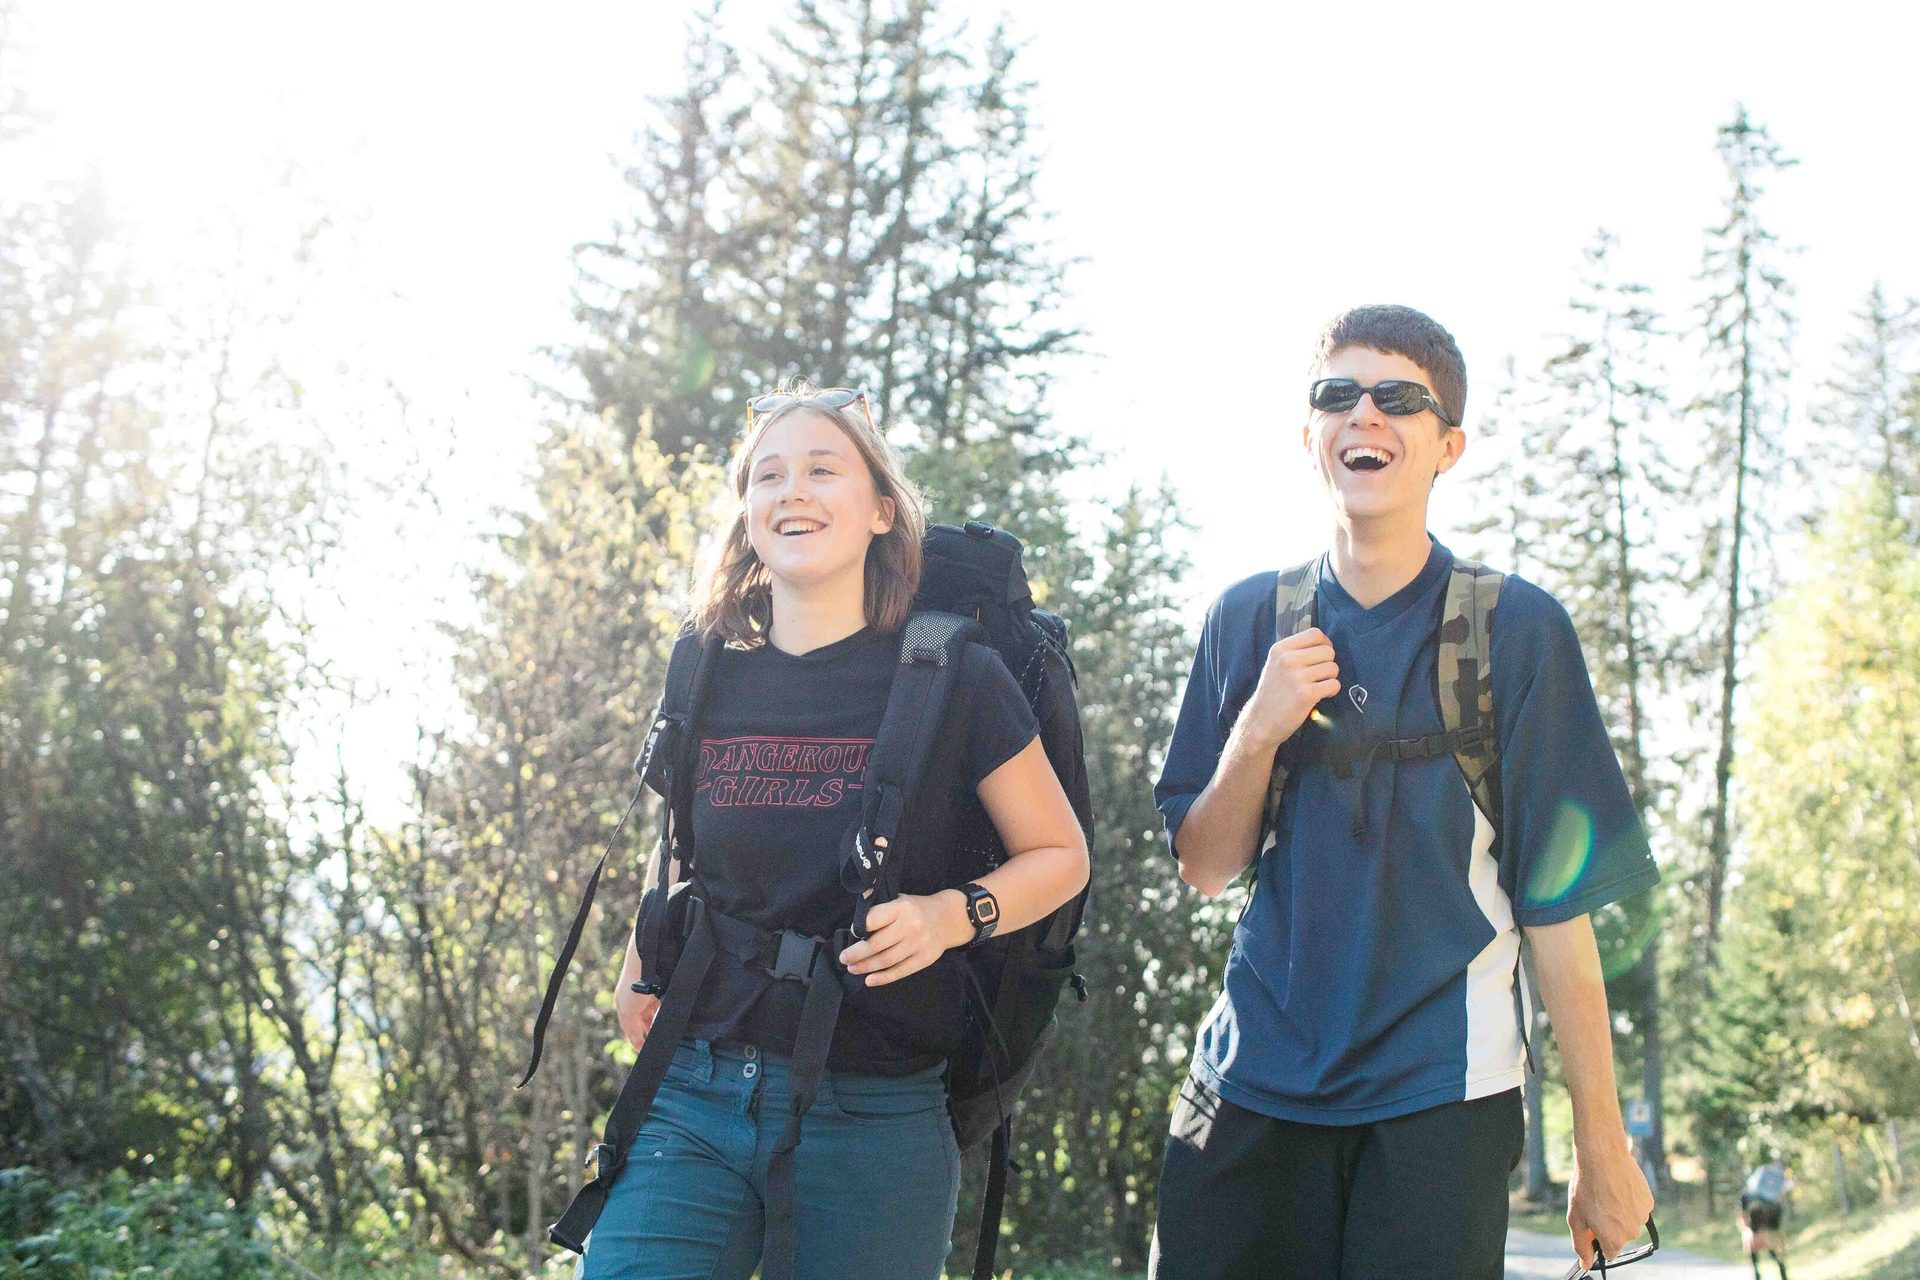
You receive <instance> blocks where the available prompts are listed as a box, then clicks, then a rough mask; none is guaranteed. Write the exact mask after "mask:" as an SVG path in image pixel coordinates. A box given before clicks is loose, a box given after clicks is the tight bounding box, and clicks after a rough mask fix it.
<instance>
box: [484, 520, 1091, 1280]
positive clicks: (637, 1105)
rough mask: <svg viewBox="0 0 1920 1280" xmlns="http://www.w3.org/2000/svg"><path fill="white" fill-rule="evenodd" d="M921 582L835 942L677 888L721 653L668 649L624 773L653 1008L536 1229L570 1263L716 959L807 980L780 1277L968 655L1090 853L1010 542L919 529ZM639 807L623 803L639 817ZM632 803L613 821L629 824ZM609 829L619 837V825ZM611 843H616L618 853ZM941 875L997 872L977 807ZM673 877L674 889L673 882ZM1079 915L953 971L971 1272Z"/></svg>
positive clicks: (1035, 625)
mask: <svg viewBox="0 0 1920 1280" xmlns="http://www.w3.org/2000/svg"><path fill="white" fill-rule="evenodd" d="M924 550H925V567H924V570H923V573H922V577H921V586H920V591H919V594H918V595H917V596H916V598H915V601H914V610H913V613H912V616H911V617H910V618H909V619H908V621H907V624H906V626H905V627H904V628H903V629H902V631H901V636H900V667H899V669H898V671H897V672H896V673H895V676H894V681H893V687H892V690H891V692H890V694H889V697H888V702H887V708H886V711H885V712H884V714H883V715H882V718H881V725H880V729H879V732H878V734H877V735H876V737H875V740H874V745H873V749H872V751H871V753H870V755H869V761H868V766H867V775H866V785H865V786H864V788H863V791H862V797H863V798H862V813H861V817H860V820H859V821H858V822H856V823H855V824H854V825H853V827H852V828H850V829H849V831H848V833H847V836H846V838H845V849H844V868H843V881H844V882H845V884H846V887H847V889H848V891H849V894H850V895H851V900H852V917H853V919H852V924H851V927H850V928H848V929H843V930H840V931H839V933H838V934H836V936H835V937H833V938H810V937H805V936H803V935H800V934H797V933H794V932H792V931H787V932H783V933H777V934H776V933H770V932H767V931H764V930H759V929H756V928H754V927H752V926H750V925H748V924H746V923H745V922H743V921H738V920H732V919H729V918H727V917H725V916H722V915H720V914H719V913H718V912H715V911H712V910H710V909H709V908H707V907H706V905H705V904H704V903H703V902H702V901H700V900H699V899H698V897H697V896H695V895H693V894H692V893H690V892H689V891H688V886H689V885H691V884H692V871H693V867H694V864H695V862H696V861H697V857H698V855H697V851H696V850H695V849H694V847H693V842H692V805H693V792H692V787H691V786H689V785H686V784H685V782H684V781H683V780H687V779H690V778H691V777H692V763H693V752H694V750H695V744H696V742H697V735H696V733H695V723H696V721H697V720H698V717H699V707H700V702H701V700H702V696H703V694H704V692H705V688H706V684H707V682H708V679H709V677H710V675H711V673H712V671H713V668H714V666H715V664H716V659H717V656H718V653H719V650H720V648H721V645H720V642H719V641H718V640H717V638H712V637H709V638H705V639H702V638H701V637H699V636H696V635H694V634H693V633H691V632H688V633H684V634H683V635H682V636H681V637H680V639H679V641H678V642H677V643H676V644H675V646H674V651H673V655H672V657H671V659H670V660H669V663H668V668H667V680H666V689H665V692H664V693H663V695H662V697H661V701H660V709H659V712H658V713H657V714H656V715H655V716H654V720H653V725H652V727H651V729H650V731H649V733H648V736H647V741H646V744H645V746H644V747H643V748H642V750H641V753H640V757H639V759H638V760H637V761H636V762H635V765H634V767H635V770H636V771H637V772H638V773H639V774H640V775H641V778H642V783H643V786H644V785H645V783H647V782H649V781H651V782H652V783H653V784H654V785H655V786H656V787H662V786H664V792H665V794H666V796H667V801H666V803H664V804H662V805H661V807H660V808H661V816H660V839H659V846H658V849H657V851H656V853H655V871H656V879H655V885H654V888H653V889H652V890H650V891H649V892H648V893H647V895H646V897H645V899H644V900H643V903H642V905H641V908H640V911H639V913H638V915H637V917H636V919H635V923H634V937H635V944H636V947H637V949H638V951H639V954H640V957H641V971H642V973H643V975H645V981H644V982H643V983H641V984H637V987H638V989H640V990H643V991H647V992H650V993H652V994H655V995H659V996H660V997H661V1005H660V1010H659V1013H658V1014H657V1016H656V1018H655V1021H654V1024H653V1028H652V1031H651V1032H650V1033H649V1035H648V1037H647V1042H646V1047H645V1048H644V1049H643V1050H642V1051H641V1053H640V1056H639V1058H638V1059H637V1060H636V1061H635V1063H634V1065H633V1068H632V1070H631V1071H630V1072H629V1073H628V1075H627V1079H626V1082H625V1084H624V1085H623V1086H622V1088H621V1091H620V1096H619V1098H618V1099H617V1100H616V1101H615V1103H614V1107H613V1111H612V1113H611V1114H610V1115H609V1117H608V1119H607V1125H606V1130H605V1133H604V1136H603V1138H602V1140H601V1142H600V1144H599V1145H598V1146H596V1147H595V1148H594V1165H595V1172H594V1176H593V1177H592V1179H590V1180H589V1181H588V1182H587V1183H586V1184H585V1185H584V1186H583V1187H582V1188H581V1189H580V1191H579V1193H578V1194H577V1195H576V1196H575V1197H574V1199H573V1202H572V1203H571V1204H570V1205H569V1206H568V1207H567V1210H566V1212H565V1213H563V1214H562V1215H561V1217H560V1220H559V1221H558V1222H556V1223H554V1224H553V1226H552V1227H551V1228H550V1229H549V1232H548V1235H549V1238H550V1239H551V1240H552V1241H553V1242H554V1243H555V1244H558V1245H561V1246H563V1247H565V1248H568V1249H571V1250H573V1251H575V1252H576V1253H577V1252H580V1251H581V1250H582V1248H583V1247H584V1245H585V1241H586V1238H587V1235H588V1233H589V1232H590V1231H591V1230H592V1227H593V1224H594V1222H595V1221H596V1220H597V1219H598V1217H599V1215H600V1210H601V1209H602V1208H603V1207H604V1206H605V1203H606V1200H607V1195H608V1193H609V1192H610V1191H611V1190H612V1187H613V1184H614V1182H615V1180H616V1179H617V1178H618V1177H619V1176H620V1172H621V1169H622V1167H623V1166H624V1164H625V1161H626V1152H627V1149H628V1148H629V1147H630V1146H631V1145H632V1143H633V1139H634V1136H635V1135H636V1134H637V1133H638V1132H639V1130H640V1126H641V1125H642V1124H643V1123H644V1122H645V1120H646V1117H647V1114H648V1112H649V1110H650V1109H651V1106H652V1103H653V1098H654V1095H655V1093H657V1091H658V1090H659V1087H660V1083H661V1081H662V1080H663V1079H664V1078H665V1075H666V1069H667V1066H668V1064H669V1063H670V1061H671V1059H672V1054H673V1049H674V1046H676V1045H677V1044H678V1043H679V1042H680V1040H681V1038H682V1036H683V1035H684V1033H685V1030H686V1027H687V1024H688V1021H689V1019H690V1017H691V1014H692V1012H693V1008H694V1005H695V1003H696V1001H697V997H698V993H699V988H700V984H701V982H702V981H703V980H704V979H705V976H706V973H707V971H708V969H709V967H710V966H711V965H712V964H713V963H714V961H715V959H716V957H718V956H719V955H721V954H722V953H725V954H728V955H730V956H732V957H734V958H736V959H739V960H742V961H744V962H747V963H751V964H752V965H753V966H754V967H756V968H758V969H760V970H761V971H763V972H765V973H766V974H767V975H768V978H769V980H770V981H794V982H801V983H804V984H806V987H807V994H806V999H805V1002H804V1008H803V1012H802V1014H801V1020H800V1030H799V1034H798V1037H797V1039H796V1042H795V1044H794V1047H793V1055H792V1059H793V1067H792V1073H791V1086H790V1094H791V1098H792V1110H791V1114H790V1115H789V1117H788V1124H787V1127H786V1130H785V1132H784V1133H783V1134H782V1135H781V1137H780V1139H779V1140H778V1141H777V1142H776V1144H775V1148H774V1153H773V1160H772V1164H771V1165H770V1167H769V1170H768V1194H767V1200H768V1204H767V1242H766V1253H765V1259H764V1264H763V1265H764V1274H765V1275H766V1276H767V1277H768V1280H782V1278H783V1277H785V1276H787V1275H788V1274H790V1272H791V1266H792V1250H793V1216H792V1194H791V1191H792V1175H793V1150H794V1148H795V1147H797V1146H798V1144H799V1141H800V1133H801V1121H802V1119H803V1117H804V1116H805V1114H806V1112H807V1111H808V1110H809V1109H810V1108H811V1106H812V1103H813V1099H814V1096H815V1094H816V1092H817V1090H818V1088H819V1084H820V1079H821V1076H822V1074H823V1072H824V1070H825V1064H826V1057H827V1050H828V1047H829V1045H830V1043H831V1041H832V1036H833V1028H834V1025H835V1022H836V1020H837V1018H838V1014H839V1006H840V1001H841V996H842V994H843V985H842V984H843V982H844V981H845V975H844V973H843V972H842V971H841V970H840V967H839V965H838V963H837V960H836V959H835V957H837V956H838V954H839V952H840V951H841V950H842V949H844V948H845V947H846V946H847V945H849V944H850V943H851V942H852V941H853V939H854V938H855V937H857V936H860V935H861V934H863V933H864V931H865V918H866V914H867V911H868V910H869V909H870V908H871V907H872V906H873V905H875V904H877V903H880V902H884V901H886V900H887V899H889V898H891V897H893V896H894V895H895V893H897V892H898V885H899V868H898V864H897V862H890V861H889V858H888V853H889V851H890V850H891V849H892V847H893V845H894V840H895V836H896V835H897V833H898V830H899V828H900V825H901V822H902V820H903V818H904V816H905V815H906V813H907V812H908V811H909V809H910V807H911V805H912V802H913V797H914V793H915V791H916V790H917V788H918V787H919V785H920V783H921V781H922V775H923V774H924V771H925V767H926V764H927V762H928V760H929V759H930V758H931V756H932V753H933V745H934V743H935V742H936V741H937V740H938V739H939V737H940V735H941V732H942V729H943V727H944V722H945V719H946V712H947V708H948V704H949V700H950V698H951V696H952V694H953V692H954V690H955V688H956V686H957V683H958V680H959V675H960V671H961V668H962V666H963V661H962V659H963V657H964V654H965V652H966V649H967V647H968V646H969V645H976V644H984V645H988V646H990V647H992V648H993V649H994V650H995V651H996V652H997V653H998V654H999V655H1000V657H1001V659H1002V660H1003V661H1004V662H1005V663H1006V666H1007V668H1008V670H1010V671H1011V672H1012V673H1013V675H1014V676H1015V678H1016V679H1017V680H1018V681H1019V684H1020V687H1021V690H1022V692H1023V693H1024V694H1025V695H1026V697H1027V700H1028V703H1029V705H1030V706H1031V707H1032V708H1033V711H1034V714H1035V717H1036V719H1037V720H1038V721H1039V724H1040V736H1041V741H1042V743H1043V745H1044V747H1045V750H1046V752H1047V757H1048V759H1049V760H1050V761H1051V762H1052V764H1053V767H1054V769H1055V771H1056V772H1057V773H1058V775H1059V777H1060V781H1061V784H1062V786H1063V787H1064V788H1065V790H1066V793H1067V797H1068V800H1069V801H1070V802H1071V804H1072V806H1073V810H1074V814H1075V816H1076V817H1077V818H1078V819H1079V821H1080V825H1081V828H1082V830H1083V831H1084V832H1086V834H1087V837H1088V842H1089V845H1091V841H1092V815H1091V798H1090V794H1089V789H1088V785H1087V771H1086V760H1085V756H1084V750H1083V745H1082V738H1081V732H1080V716H1079V707H1078V704H1077V702H1076V701H1075V698H1074V670H1073V665H1072V661H1071V659H1070V658H1069V657H1068V655H1067V647H1066V625H1065V623H1064V622H1062V621H1061V620H1060V619H1059V618H1057V617H1055V616H1054V615H1052V614H1049V613H1046V612H1044V611H1042V610H1040V609H1037V608H1035V607H1034V603H1033V596H1032V592H1031V590H1030V589H1029V587H1028V584H1027V579H1026V573H1025V570H1024V568H1023V566H1022V564H1021V559H1020V543H1019V540H1018V539H1016V538H1014V537H1013V536H1012V535H1011V534H1008V533H1005V532H1003V531H1001V530H999V529H995V528H994V527H993V526H991V525H988V524H985V523H982V522H977V521H976V522H969V523H968V524H967V525H966V526H965V527H964V528H956V527H954V526H951V525H935V526H934V527H933V528H932V529H930V530H929V531H928V533H927V537H926V541H925V544H924ZM638 799H639V795H638V793H636V795H635V802H636V803H637V801H638ZM632 807H633V806H632V805H629V806H628V813H631V812H632ZM624 821H625V819H624V817H623V819H622V822H623V824H624ZM618 834H619V829H618V828H616V830H615V837H616V838H617V837H618ZM613 843H614V842H613V841H612V840H610V841H609V842H608V850H607V852H606V853H603V854H602V855H601V859H600V864H599V865H598V866H596V867H595V868H594V871H593V874H592V876H591V877H590V878H589V880H588V882H587V887H586V891H585V893H584V894H583V895H582V897H581V901H580V906H579V909H578V910H577V911H576V913H575V916H574V921H573V926H572V928H571V930H570V932H569V934H568V937H567V940H566V943H565V944H564V945H563V947H562V948H561V952H560V956H559V958H558V959H557V960H556V962H555V964H554V969H553V972H552V974H551V975H550V977H549V978H548V981H547V990H546V995H545V998H544V1000H543V1002H542V1005H541V1009H540V1013H539V1015H538V1017H537V1018H536V1020H535V1024H534V1034H533V1049H532V1055H531V1058H530V1061H529V1063H528V1066H527V1072H526V1076H525V1077H524V1078H523V1079H522V1081H521V1083H522V1084H523V1085H524V1084H525V1083H526V1081H527V1080H530V1079H532V1077H533V1073H534V1071H535V1070H536V1069H537V1068H538V1066H539V1061H540V1055H541V1048H542V1045H543V1042H544V1039H545V1034H546V1027H547V1022H548V1019H549V1018H550V1017H551V1015H552V1011H553V1007H554V1004H555V1002H556V1001H557V999H558V996H559V991H560V987H561V984H562V982H563V981H564V979H565V976H566V971H567V967H568V965H569V964H570V962H571V960H572V958H573V953H574V950H575V948H576V947H577V946H578V943H579V940H580V936H581V934H582V932H583V930H584V928H585V925H586V921H587V918H588V915H589V913H590V912H591V910H592V906H593V899H594V895H595V892H596V890H597V888H598V885H599V879H600V874H601V871H602V869H603V868H604V867H605V865H606V860H607V856H608V854H609V853H610V852H611V850H612V847H613ZM958 853H959V856H958V858H957V862H958V863H959V867H960V871H961V874H962V875H963V876H966V877H968V878H974V877H978V876H981V875H984V874H986V873H987V872H988V871H990V870H992V869H993V867H995V866H997V865H999V863H1000V862H1001V861H1002V860H1004V858H1005V857H1006V851H1005V849H1004V848H1003V847H1002V846H1001V844H1000V840H999V837H998V835H997V833H996V832H995V831H994V829H993V826H992V823H991V822H989V821H988V820H987V817H986V814H985V811H984V810H983V809H981V807H980V806H979V805H978V803H977V802H976V803H975V804H973V805H971V806H969V809H968V812H967V813H966V815H965V818H964V820H963V822H962V824H961V833H960V848H959V851H958ZM675 867H677V868H678V875H677V876H671V875H670V874H669V869H670V868H675ZM1085 907H1086V892H1085V891H1084V890H1083V891H1082V892H1081V893H1080V894H1078V895H1076V896H1075V897H1074V899H1073V900H1071V901H1070V902H1068V903H1066V904H1065V905H1063V906H1061V907H1060V908H1059V909H1057V910H1056V911H1054V912H1053V913H1052V914H1051V915H1049V916H1047V917H1045V918H1044V919H1042V920H1039V921H1037V922H1036V923H1034V924H1032V925H1029V926H1028V927H1027V928H1024V929H1020V930H1016V931H1013V932H1011V933H1009V934H1007V935H1005V936H999V935H996V936H994V937H991V938H989V939H988V940H987V941H986V942H985V943H984V944H982V945H979V946H975V947H970V948H967V949H966V950H964V951H962V952H959V953H957V956H956V957H955V958H956V960H957V962H958V963H961V964H963V965H964V966H965V973H966V976H967V985H968V989H969V991H970V992H971V995H972V999H971V1001H970V1004H969V1016H968V1025H967V1028H966V1032H965V1035H964V1037H963V1039H962V1042H961V1045H960V1048H959V1049H958V1050H957V1051H956V1052H955V1054H954V1055H953V1057H952V1058H951V1059H950V1060H949V1063H948V1071H947V1084H948V1098H949V1108H950V1113H951V1117H952V1120H953V1127H954V1133H955V1135H956V1137H957V1138H958V1140H959V1143H960V1146H961V1148H962V1149H963V1150H966V1149H971V1148H973V1147H976V1146H978V1145H980V1144H981V1143H986V1142H990V1144H991V1147H990V1152H989V1157H988V1159H989V1164H988V1176H987V1185H986V1193H985V1196H984V1198H983V1203H982V1212H981V1224H980V1244H979V1251H978V1253H977V1255H976V1257H975V1265H974V1274H975V1276H976V1277H979V1278H980V1280H985V1278H986V1277H988V1276H990V1275H991V1274H992V1272H993V1266H994V1256H995V1252H996V1249H997V1245H998V1238H999V1225H1000V1215H1001V1209H1002V1205H1003V1203H1004V1197H1005V1189H1006V1179H1007V1172H1008V1167H1009V1163H1010V1152H1011V1147H1012V1115H1013V1109H1014V1104H1015V1102H1016V1100H1017V1099H1018V1096H1019V1093H1020V1091H1021V1089H1022V1088H1023V1087H1024V1086H1025V1084H1026V1083H1027V1081H1028V1079H1029V1078H1030V1077H1031V1076H1032V1073H1033V1070H1034V1067H1035V1065H1036V1064H1037V1063H1038V1061H1039V1057H1040V1053H1041V1050H1042V1049H1043V1048H1044V1047H1045V1044H1046V1041H1047V1039H1048V1038H1049V1036H1050V1035H1051V1033H1052V1030H1053V1028H1054V1025H1055V1021H1054V1009H1055V1006H1056V1005H1057V1004H1058V1002H1059V997H1060V992H1061V989H1062V988H1063V987H1064V986H1065V985H1066V984H1067V983H1068V982H1069V981H1070V980H1071V981H1072V982H1073V984H1074V986H1075V989H1076V991H1077V992H1078V993H1079V996H1080V998H1081V999H1082V1000H1084V999H1086V985H1085V983H1084V982H1083V981H1082V980H1081V979H1080V978H1079V976H1078V975H1077V974H1074V973H1073V972H1072V970H1073V964H1074V948H1073V942H1074V938H1075V936H1076V935H1077V934H1078V932H1079V928H1080V921H1081V917H1082V915H1083V914H1084V911H1085Z"/></svg>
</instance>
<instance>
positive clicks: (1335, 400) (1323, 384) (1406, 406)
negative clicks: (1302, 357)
mask: <svg viewBox="0 0 1920 1280" xmlns="http://www.w3.org/2000/svg"><path fill="white" fill-rule="evenodd" d="M1367 395H1370V396H1372V397H1373V405H1374V408H1376V409H1378V410H1380V412H1382V413H1387V414H1392V415H1393V416H1394V417H1396V418H1403V417H1406V416H1407V415H1408V414H1413V413H1420V412H1422V411H1423V410H1427V409H1431V410H1433V412H1434V414H1435V416H1437V417H1438V418H1439V419H1440V421H1442V422H1444V423H1446V424H1447V425H1448V426H1450V427H1457V426H1459V425H1460V424H1459V423H1457V422H1455V421H1454V420H1453V419H1452V418H1450V417H1448V416H1447V411H1446V410H1445V409H1442V408H1441V407H1440V402H1439V401H1438V400H1436V399H1434V397H1433V392H1431V391H1429V390H1427V389H1426V388H1425V387H1423V386H1421V385H1420V384H1419V383H1417V382H1407V381H1404V380H1402V379H1399V378H1390V379H1388V380H1387V381H1385V382H1376V383H1374V384H1373V385H1372V386H1370V387H1364V386H1361V385H1360V384H1359V383H1358V382H1355V381H1354V380H1353V379H1352V378H1322V379H1320V381H1318V382H1316V383H1314V384H1313V386H1312V387H1310V388H1309V389H1308V390H1307V403H1308V404H1310V405H1312V406H1313V407H1314V408H1316V409H1318V410H1320V412H1322V413H1345V412H1346V411H1347V410H1349V409H1351V408H1353V406H1355V405H1357V404H1359V403H1360V397H1361V396H1367Z"/></svg>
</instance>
